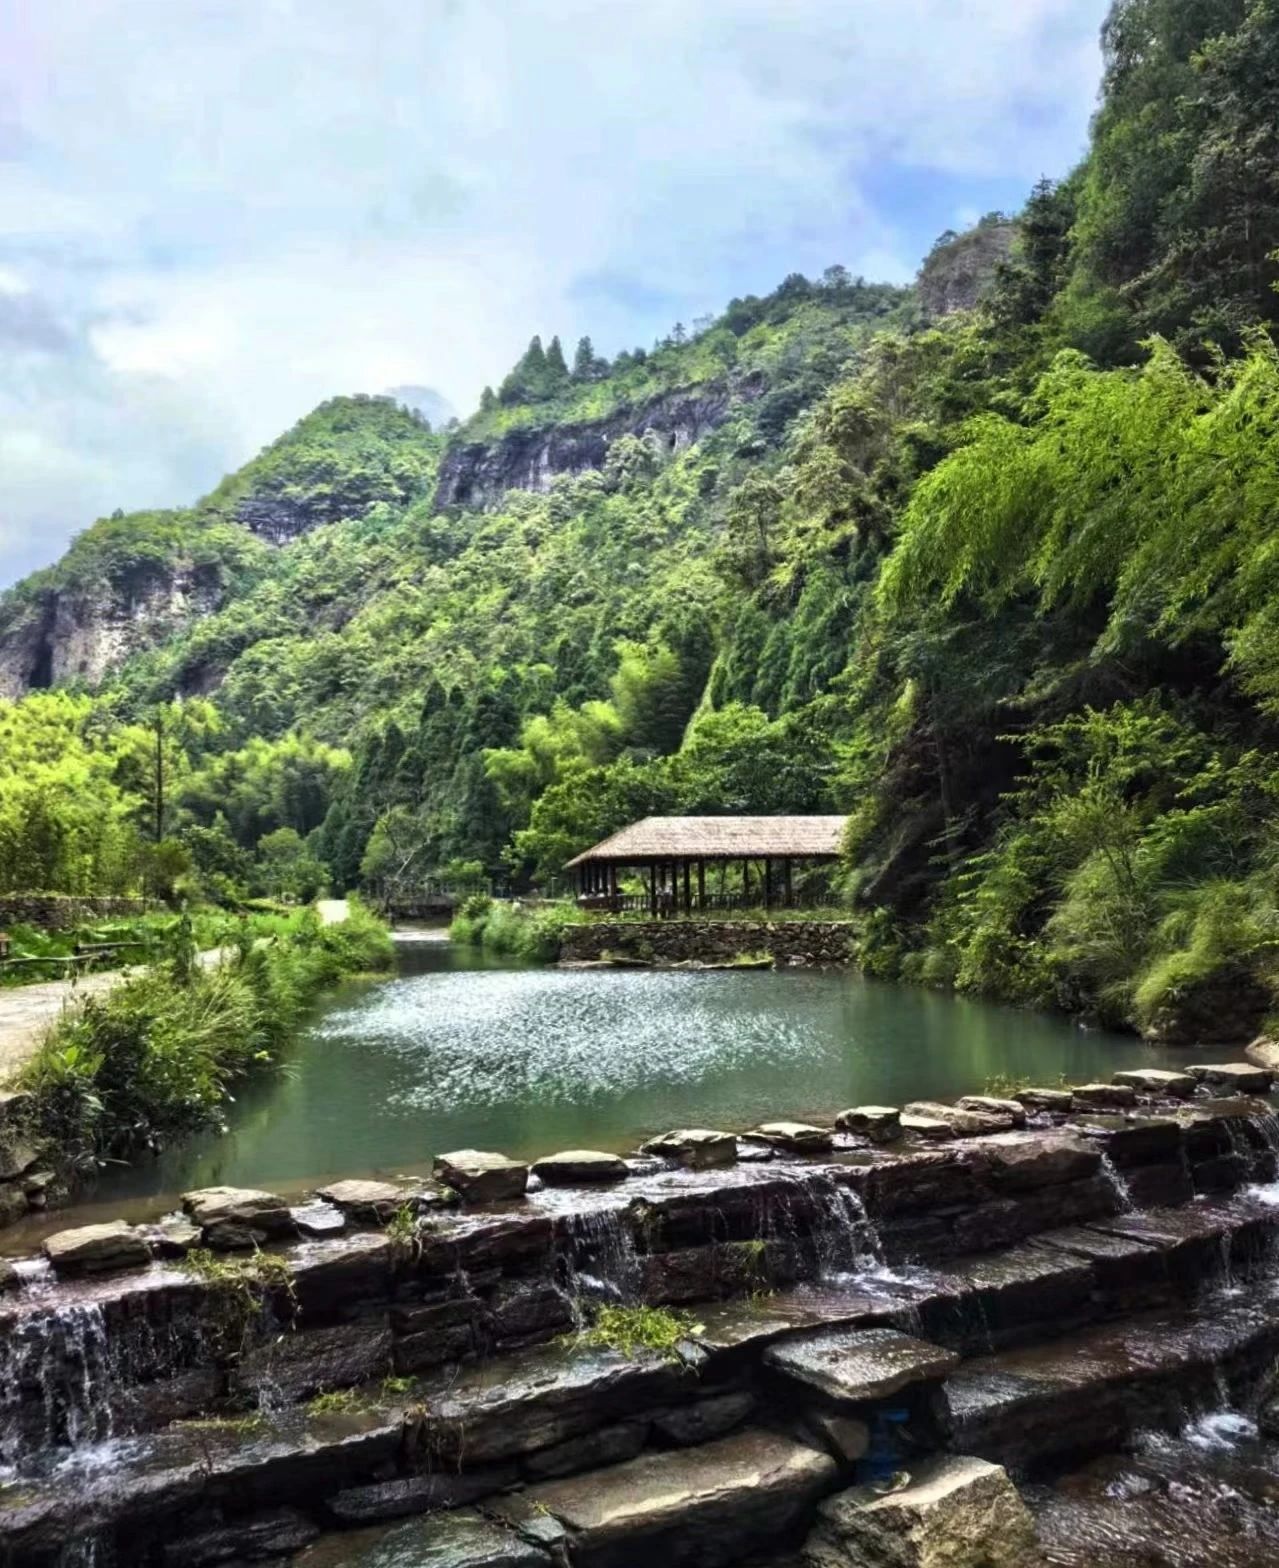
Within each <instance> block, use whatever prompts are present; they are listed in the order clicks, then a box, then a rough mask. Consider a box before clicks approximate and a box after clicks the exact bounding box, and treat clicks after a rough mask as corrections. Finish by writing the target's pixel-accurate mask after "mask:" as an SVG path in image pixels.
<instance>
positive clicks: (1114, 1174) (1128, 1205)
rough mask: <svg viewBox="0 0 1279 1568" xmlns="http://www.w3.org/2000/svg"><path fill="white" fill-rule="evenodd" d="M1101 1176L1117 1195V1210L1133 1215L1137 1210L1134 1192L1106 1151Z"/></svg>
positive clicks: (1102, 1158)
mask: <svg viewBox="0 0 1279 1568" xmlns="http://www.w3.org/2000/svg"><path fill="white" fill-rule="evenodd" d="M1101 1174H1102V1178H1103V1180H1104V1181H1105V1183H1106V1185H1107V1186H1108V1187H1109V1188H1110V1190H1111V1192H1113V1193H1114V1195H1115V1206H1116V1208H1117V1209H1118V1210H1119V1212H1120V1213H1121V1214H1131V1213H1132V1212H1133V1210H1134V1209H1135V1208H1136V1204H1135V1203H1134V1202H1133V1201H1132V1191H1131V1189H1130V1188H1129V1186H1128V1183H1127V1182H1126V1181H1125V1180H1124V1178H1123V1176H1122V1175H1121V1174H1120V1171H1119V1167H1118V1166H1117V1165H1116V1164H1115V1162H1114V1160H1112V1159H1111V1157H1110V1156H1109V1155H1108V1154H1107V1153H1106V1152H1105V1151H1104V1150H1103V1151H1102V1156H1101Z"/></svg>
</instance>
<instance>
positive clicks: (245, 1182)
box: [22, 942, 1170, 1229]
mask: <svg viewBox="0 0 1279 1568" xmlns="http://www.w3.org/2000/svg"><path fill="white" fill-rule="evenodd" d="M1169 1061H1170V1056H1169V1053H1168V1052H1160V1051H1156V1050H1153V1049H1152V1048H1150V1047H1147V1046H1143V1045H1142V1044H1141V1042H1140V1041H1138V1040H1136V1039H1134V1038H1133V1037H1131V1036H1127V1035H1117V1034H1108V1033H1104V1032H1099V1031H1087V1030H1083V1029H1081V1028H1079V1027H1078V1026H1077V1025H1075V1024H1073V1023H1071V1022H1070V1021H1068V1020H1066V1019H1063V1018H1059V1017H1054V1016H1051V1015H1047V1014H1038V1013H1032V1012H1024V1011H1019V1010H1017V1009H1015V1008H1008V1007H1001V1006H997V1005H995V1004H992V1003H989V1002H981V1001H974V1000H971V999H968V998H964V997H954V996H950V995H947V994H943V993H940V992H933V991H928V990H925V989H923V988H921V987H917V986H903V985H892V984H887V983H884V982H880V981H873V980H867V979H865V978H864V977H862V976H860V975H858V974H856V973H854V972H852V971H849V970H829V969H827V970H817V969H784V970H778V971H772V970H748V971H702V972H697V971H687V970H652V971H642V970H641V971H636V970H599V969H589V970H588V969H555V968H543V967H537V966H532V965H518V964H512V963H511V962H510V961H507V960H497V959H493V958H490V957H487V956H485V955H483V954H480V953H478V952H476V951H474V950H471V949H466V948H457V947H454V946H452V945H450V944H448V943H445V942H415V943H411V944H406V945H404V946H402V947H401V948H400V957H399V965H398V972H397V974H396V975H395V976H394V977H393V978H384V979H377V980H360V981H355V982H352V983H350V984H348V985H346V986H344V987H342V988H341V989H340V990H339V991H337V992H335V993H334V994H332V995H330V996H329V997H328V998H327V999H326V1000H325V1002H324V1003H323V1004H322V1005H321V1006H320V1007H319V1008H318V1009H317V1011H316V1013H315V1015H314V1016H313V1019H312V1021H311V1023H310V1024H309V1025H308V1027H307V1028H306V1029H304V1030H303V1032H302V1033H301V1035H300V1037H299V1039H298V1041H297V1044H296V1048H295V1049H294V1051H293V1053H292V1054H291V1056H290V1059H289V1061H288V1063H287V1065H286V1067H285V1068H284V1070H283V1071H282V1072H281V1073H279V1074H276V1075H273V1076H271V1077H269V1078H267V1079H264V1080H261V1081H259V1082H257V1083H254V1084H251V1085H248V1086H245V1087H243V1088H242V1090H241V1092H240V1094H239V1096H238V1098H237V1101H236V1103H235V1104H234V1105H233V1106H232V1107H231V1108H230V1111H229V1114H228V1127H227V1131H226V1132H225V1133H224V1134H223V1135H221V1136H217V1135H214V1134H209V1135H207V1136H203V1137H200V1138H196V1139H193V1140H190V1141H188V1142H185V1143H183V1144H181V1145H180V1146H177V1147H175V1148H173V1149H171V1150H169V1151H167V1152H166V1153H164V1154H163V1155H161V1156H160V1157H159V1158H158V1159H155V1160H150V1161H147V1162H144V1163H142V1164H140V1165H138V1166H135V1167H133V1168H131V1169H120V1170H116V1171H112V1172H110V1173H108V1174H106V1175H105V1176H103V1177H102V1178H101V1179H100V1180H99V1182H98V1183H97V1185H96V1188H95V1190H94V1191H93V1192H92V1193H91V1194H89V1195H88V1201H87V1202H83V1203H81V1204H79V1205H77V1207H76V1209H75V1211H73V1213H72V1214H70V1215H69V1214H68V1211H65V1210H64V1211H62V1214H61V1215H60V1216H58V1219H59V1223H61V1224H68V1223H72V1222H73V1220H74V1219H78V1218H82V1219H84V1220H86V1221H87V1220H88V1219H93V1218H103V1217H106V1216H107V1215H110V1216H117V1215H123V1216H127V1217H135V1218H137V1217H142V1216H144V1215H153V1214H155V1213H156V1212H158V1210H159V1209H160V1208H162V1207H164V1204H165V1202H167V1200H168V1199H169V1198H170V1197H171V1196H173V1195H175V1194H177V1193H180V1192H182V1191H183V1190H185V1189H189V1188H192V1187H203V1186H210V1185H214V1184H220V1183H225V1184H229V1185H236V1186H264V1187H267V1188H270V1189H273V1190H281V1191H284V1192H288V1193H292V1192H297V1191H300V1190H302V1189H304V1188H307V1187H312V1186H314V1185H316V1184H317V1183H318V1182H320V1181H322V1180H323V1179H325V1178H333V1177H338V1176H356V1175H368V1174H379V1175H393V1174H398V1173H409V1172H420V1171H424V1170H427V1169H429V1167H430V1162H431V1159H432V1156H433V1155H434V1154H435V1153H436V1152H438V1151H441V1150H447V1149H456V1148H482V1149H497V1150H501V1151H502V1152H504V1153H507V1154H510V1155H515V1156H535V1155H538V1154H546V1153H550V1152H552V1151H554V1150H555V1149H563V1148H599V1149H609V1150H618V1151H627V1150H631V1149H634V1148H635V1146H636V1145H637V1144H638V1143H639V1142H640V1141H642V1140H643V1139H644V1138H645V1137H647V1136H649V1135H651V1134H653V1133H658V1132H661V1131H663V1130H665V1129H667V1128H670V1127H678V1126H685V1127H687V1126H709V1127H725V1128H731V1129H736V1130H741V1129H746V1128H749V1127H751V1126H754V1125H757V1124H758V1123H759V1122H760V1121H762V1120H769V1119H776V1118H779V1117H792V1118H800V1119H805V1118H812V1119H814V1120H821V1119H827V1120H829V1119H830V1118H831V1117H832V1116H833V1115H834V1113H835V1112H837V1111H839V1110H841V1109H843V1108H844V1107H845V1106H848V1105H856V1104H887V1105H900V1104H902V1103H903V1102H905V1101H907V1100H911V1099H925V1098H954V1097H955V1096H957V1095H960V1094H965V1093H974V1092H980V1091H981V1089H982V1088H983V1086H984V1085H986V1084H987V1082H988V1081H989V1080H991V1079H993V1078H995V1077H997V1076H999V1075H1006V1076H1008V1077H1012V1078H1027V1079H1032V1080H1034V1081H1035V1082H1037V1083H1043V1084H1054V1083H1056V1082H1057V1081H1058V1079H1059V1077H1063V1076H1064V1077H1065V1078H1067V1079H1069V1080H1072V1081H1075V1082H1086V1081H1088V1080H1090V1079H1094V1078H1109V1076H1110V1074H1111V1073H1112V1072H1113V1071H1114V1070H1115V1069H1116V1068H1120V1067H1128V1066H1136V1065H1141V1064H1143V1063H1145V1064H1150V1063H1161V1064H1166V1063H1169ZM22 1229H25V1227H22Z"/></svg>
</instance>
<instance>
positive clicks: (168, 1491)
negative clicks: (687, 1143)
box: [0, 1344, 697, 1568]
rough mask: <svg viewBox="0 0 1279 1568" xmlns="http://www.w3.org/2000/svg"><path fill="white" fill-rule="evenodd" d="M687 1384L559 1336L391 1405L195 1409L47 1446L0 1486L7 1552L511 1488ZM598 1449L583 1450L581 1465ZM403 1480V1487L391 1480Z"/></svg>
mask: <svg viewBox="0 0 1279 1568" xmlns="http://www.w3.org/2000/svg"><path fill="white" fill-rule="evenodd" d="M696 1393H697V1383H696V1380H695V1378H694V1377H693V1376H692V1374H691V1373H690V1372H689V1370H688V1369H687V1368H686V1367H684V1366H683V1365H681V1364H680V1363H678V1362H674V1361H670V1360H666V1359H663V1358H660V1357H657V1356H655V1355H651V1354H649V1353H646V1352H638V1353H636V1354H633V1355H631V1356H622V1355H620V1354H617V1353H615V1352H612V1351H606V1350H579V1349H577V1348H575V1347H573V1346H572V1345H558V1344H557V1345H551V1346H543V1347H538V1348H536V1349H534V1350H531V1351H525V1352H522V1353H519V1354H515V1355H508V1356H502V1357H498V1358H494V1359H493V1360H492V1361H489V1362H483V1363H474V1364H471V1365H469V1366H467V1367H465V1368H463V1369H461V1370H460V1371H457V1372H456V1373H451V1374H446V1375H436V1376H433V1377H432V1378H427V1379H422V1380H419V1381H417V1382H416V1383H415V1384H414V1385H413V1387H412V1388H411V1390H410V1391H408V1392H406V1393H405V1394H403V1395H399V1396H397V1397H396V1398H395V1399H393V1400H388V1399H387V1397H386V1396H385V1394H384V1393H383V1392H382V1389H381V1385H380V1384H375V1385H373V1386H371V1387H368V1388H366V1389H362V1390H356V1391H355V1393H354V1395H353V1397H352V1399H351V1401H350V1404H349V1407H348V1406H344V1407H342V1408H340V1409H338V1410H335V1411H332V1412H326V1413H317V1412H316V1411H315V1410H314V1408H312V1409H310V1410H308V1409H306V1408H300V1407H295V1408H292V1409H288V1410H285V1411H283V1412H280V1413H279V1414H276V1415H265V1414H257V1413H249V1414H244V1413H240V1414H232V1415H228V1416H226V1417H225V1418H218V1417H210V1418H202V1419H200V1420H196V1421H187V1422H183V1423H179V1424H177V1425H175V1426H173V1427H170V1428H168V1429H167V1430H165V1431H163V1432H159V1433H156V1434H153V1435H151V1436H149V1437H145V1438H135V1439H124V1440H119V1439H109V1440H108V1441H107V1443H106V1445H105V1446H104V1445H103V1444H102V1443H97V1444H93V1445H89V1446H87V1447H84V1448H81V1449H78V1450H72V1451H71V1452H70V1453H68V1452H67V1451H66V1450H65V1449H64V1450H62V1451H60V1452H59V1453H57V1454H54V1453H52V1452H51V1453H49V1454H48V1455H46V1457H45V1462H44V1463H43V1464H42V1465H41V1466H39V1467H38V1468H35V1469H33V1470H31V1471H30V1472H29V1473H24V1474H23V1475H22V1476H21V1477H20V1478H18V1479H15V1481H14V1482H13V1484H12V1485H11V1486H9V1487H4V1488H0V1562H5V1563H7V1562H10V1561H12V1562H15V1563H24V1564H25V1563H27V1562H30V1563H32V1564H38V1565H40V1568H43V1565H44V1564H45V1562H46V1561H47V1562H48V1563H50V1564H52V1563H54V1562H56V1561H57V1553H58V1552H59V1551H60V1550H61V1546H62V1544H63V1543H65V1542H66V1541H68V1540H72V1539H75V1538H76V1537H77V1536H81V1535H84V1534H88V1533H100V1532H104V1531H105V1532H115V1533H117V1534H119V1535H121V1537H122V1538H124V1539H128V1540H130V1541H133V1540H134V1536H135V1535H136V1534H137V1532H139V1531H141V1535H140V1537H138V1538H139V1539H142V1540H145V1541H147V1542H149V1541H150V1540H151V1539H152V1538H153V1537H158V1538H160V1539H164V1538H167V1537H168V1536H171V1535H173V1534H174V1533H175V1523H176V1521H177V1520H179V1519H183V1518H186V1517H188V1516H189V1514H190V1513H191V1511H192V1510H193V1509H196V1508H200V1509H218V1510H226V1511H229V1512H230V1513H232V1514H247V1513H250V1512H251V1511H253V1510H255V1509H262V1508H279V1507H283V1506H289V1505H292V1506H297V1507H301V1508H303V1509H306V1510H308V1511H310V1510H315V1509H317V1508H323V1507H326V1506H327V1505H328V1504H329V1502H331V1501H334V1502H335V1501H336V1500H337V1499H339V1498H341V1499H342V1502H341V1505H340V1510H339V1511H340V1513H341V1516H342V1517H343V1518H346V1519H348V1520H350V1521H351V1522H357V1521H359V1520H361V1519H369V1518H374V1517H381V1518H391V1517H394V1516H396V1515H397V1514H403V1513H405V1512H407V1511H409V1510H410V1509H412V1508H414V1507H419V1508H425V1507H429V1506H437V1505H439V1504H440V1503H444V1504H446V1505H447V1504H448V1503H450V1502H459V1503H460V1502H466V1501H470V1500H471V1498H473V1497H475V1496H480V1495H484V1494H486V1493H488V1492H491V1491H494V1490H497V1489H498V1488H500V1487H502V1486H504V1485H509V1484H511V1482H512V1480H514V1479H515V1478H516V1472H515V1470H514V1468H510V1469H508V1470H503V1469H501V1468H500V1467H501V1466H502V1465H503V1464H504V1463H506V1462H508V1461H513V1460H516V1459H520V1460H522V1459H524V1458H526V1457H527V1456H531V1455H536V1454H538V1453H540V1452H543V1451H546V1450H550V1449H553V1448H555V1447H556V1446H557V1445H564V1444H566V1443H568V1442H569V1441H570V1440H573V1439H580V1438H588V1437H590V1436H591V1435H592V1434H595V1433H597V1432H598V1431H599V1430H600V1429H601V1428H607V1427H610V1426H616V1425H617V1424H618V1423H622V1422H625V1421H626V1420H627V1419H628V1418H629V1417H631V1416H634V1415H635V1414H636V1413H637V1412H645V1413H651V1414H655V1415H660V1416H661V1417H662V1418H663V1419H666V1420H668V1421H670V1420H674V1419H675V1412H677V1411H678V1410H679V1409H680V1407H681V1406H683V1405H684V1404H686V1403H688V1402H689V1401H691V1399H692V1398H693V1396H694V1395H695V1394H696ZM102 1435H104V1436H105V1435H106V1434H105V1433H104V1434H102ZM599 1457H600V1456H599V1454H598V1453H597V1454H595V1455H594V1457H592V1455H591V1454H590V1452H589V1451H586V1452H584V1453H583V1455H582V1457H581V1459H580V1461H579V1462H580V1463H581V1464H584V1465H585V1464H590V1463H595V1462H598V1460H599ZM426 1471H435V1472H441V1473H443V1474H446V1475H448V1476H450V1477H452V1478H453V1479H454V1480H457V1481H459V1483H460V1482H461V1481H464V1480H465V1479H466V1478H468V1477H472V1478H474V1477H476V1476H477V1473H478V1490H472V1491H471V1492H470V1495H469V1496H468V1495H467V1489H466V1487H464V1486H463V1485H461V1484H459V1485H457V1486H454V1487H453V1489H452V1491H451V1492H448V1493H447V1495H445V1494H446V1492H447V1489H441V1488H436V1489H434V1490H432V1489H431V1488H429V1487H428V1488H426V1489H425V1490H423V1488H422V1486H421V1485H420V1484H419V1485H418V1487H417V1489H416V1491H415V1490H414V1488H413V1487H412V1486H411V1485H408V1484H407V1482H408V1481H410V1480H412V1478H415V1477H420V1476H421V1475H422V1474H423V1472H426ZM397 1479H401V1480H404V1481H405V1482H406V1485H404V1486H402V1487H400V1488H399V1489H396V1488H395V1487H394V1486H391V1487H389V1488H388V1487H387V1486H386V1485H385V1483H388V1482H394V1481H395V1480H397ZM379 1489H380V1490H379ZM401 1493H403V1494H404V1495H403V1496H402V1495H401ZM428 1494H430V1495H428ZM437 1494H438V1495H437ZM131 1532H132V1533H131ZM148 1532H150V1533H148ZM135 1544H136V1542H135ZM131 1549H132V1548H131ZM6 1554H8V1555H6ZM125 1560H131V1559H128V1558H126V1559H125Z"/></svg>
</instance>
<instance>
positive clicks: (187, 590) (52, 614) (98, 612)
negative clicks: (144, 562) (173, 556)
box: [0, 563, 223, 697]
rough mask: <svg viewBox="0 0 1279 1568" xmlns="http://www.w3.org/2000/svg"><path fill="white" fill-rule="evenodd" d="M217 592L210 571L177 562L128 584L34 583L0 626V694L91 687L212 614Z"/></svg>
mask: <svg viewBox="0 0 1279 1568" xmlns="http://www.w3.org/2000/svg"><path fill="white" fill-rule="evenodd" d="M222 593H223V590H222V586H221V583H220V581H219V579H218V575H217V572H216V570H205V569H204V568H202V567H199V566H192V565H189V564H182V563H174V564H173V565H170V566H165V567H157V568H156V569H155V570H153V571H150V572H148V573H146V575H145V576H143V577H140V578H137V579H135V580H131V581H130V582H128V583H113V582H110V581H105V582H103V583H101V584H99V585H97V586H95V587H93V588H83V589H71V588H46V589H42V590H40V591H39V592H37V593H36V594H35V595H33V596H32V597H31V599H30V600H29V601H28V602H27V603H25V604H23V605H21V606H20V607H17V608H13V607H11V608H10V610H9V614H8V616H7V617H6V620H5V623H4V624H3V625H0V697H20V696H22V695H23V694H24V693H25V692H28V691H38V690H41V689H43V688H45V687H48V686H58V685H62V684H64V683H65V682H68V681H76V680H79V681H84V682H86V683H87V684H88V685H90V686H96V685H98V684H99V682H101V680H102V679H103V677H104V676H106V675H107V674H109V673H110V672H111V671H112V670H114V669H117V668H118V667H119V665H120V664H122V663H123V662H124V660H125V659H127V658H128V657H129V656H130V655H131V654H134V653H141V652H144V651H145V650H146V649H148V648H154V647H157V646H158V645H159V644H160V643H162V642H163V641H164V640H165V639H166V638H168V637H171V636H172V635H173V634H174V633H175V632H177V631H180V630H181V629H182V628H183V627H185V626H188V625H190V624H191V623H192V622H193V621H195V620H197V619H199V618H200V617H202V616H205V615H210V614H212V613H213V611H214V610H216V609H218V607H219V606H220V604H221V601H222Z"/></svg>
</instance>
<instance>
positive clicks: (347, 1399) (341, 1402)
mask: <svg viewBox="0 0 1279 1568" xmlns="http://www.w3.org/2000/svg"><path fill="white" fill-rule="evenodd" d="M367 1404H368V1401H367V1399H365V1398H364V1396H363V1395H362V1394H360V1393H359V1392H358V1391H357V1390H356V1389H354V1388H330V1389H326V1390H325V1392H324V1393H322V1394H317V1395H316V1396H315V1398H314V1399H310V1400H308V1401H307V1406H306V1413H307V1415H309V1416H340V1415H350V1414H352V1413H353V1412H354V1411H357V1410H363V1409H365V1407H366V1406H367Z"/></svg>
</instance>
